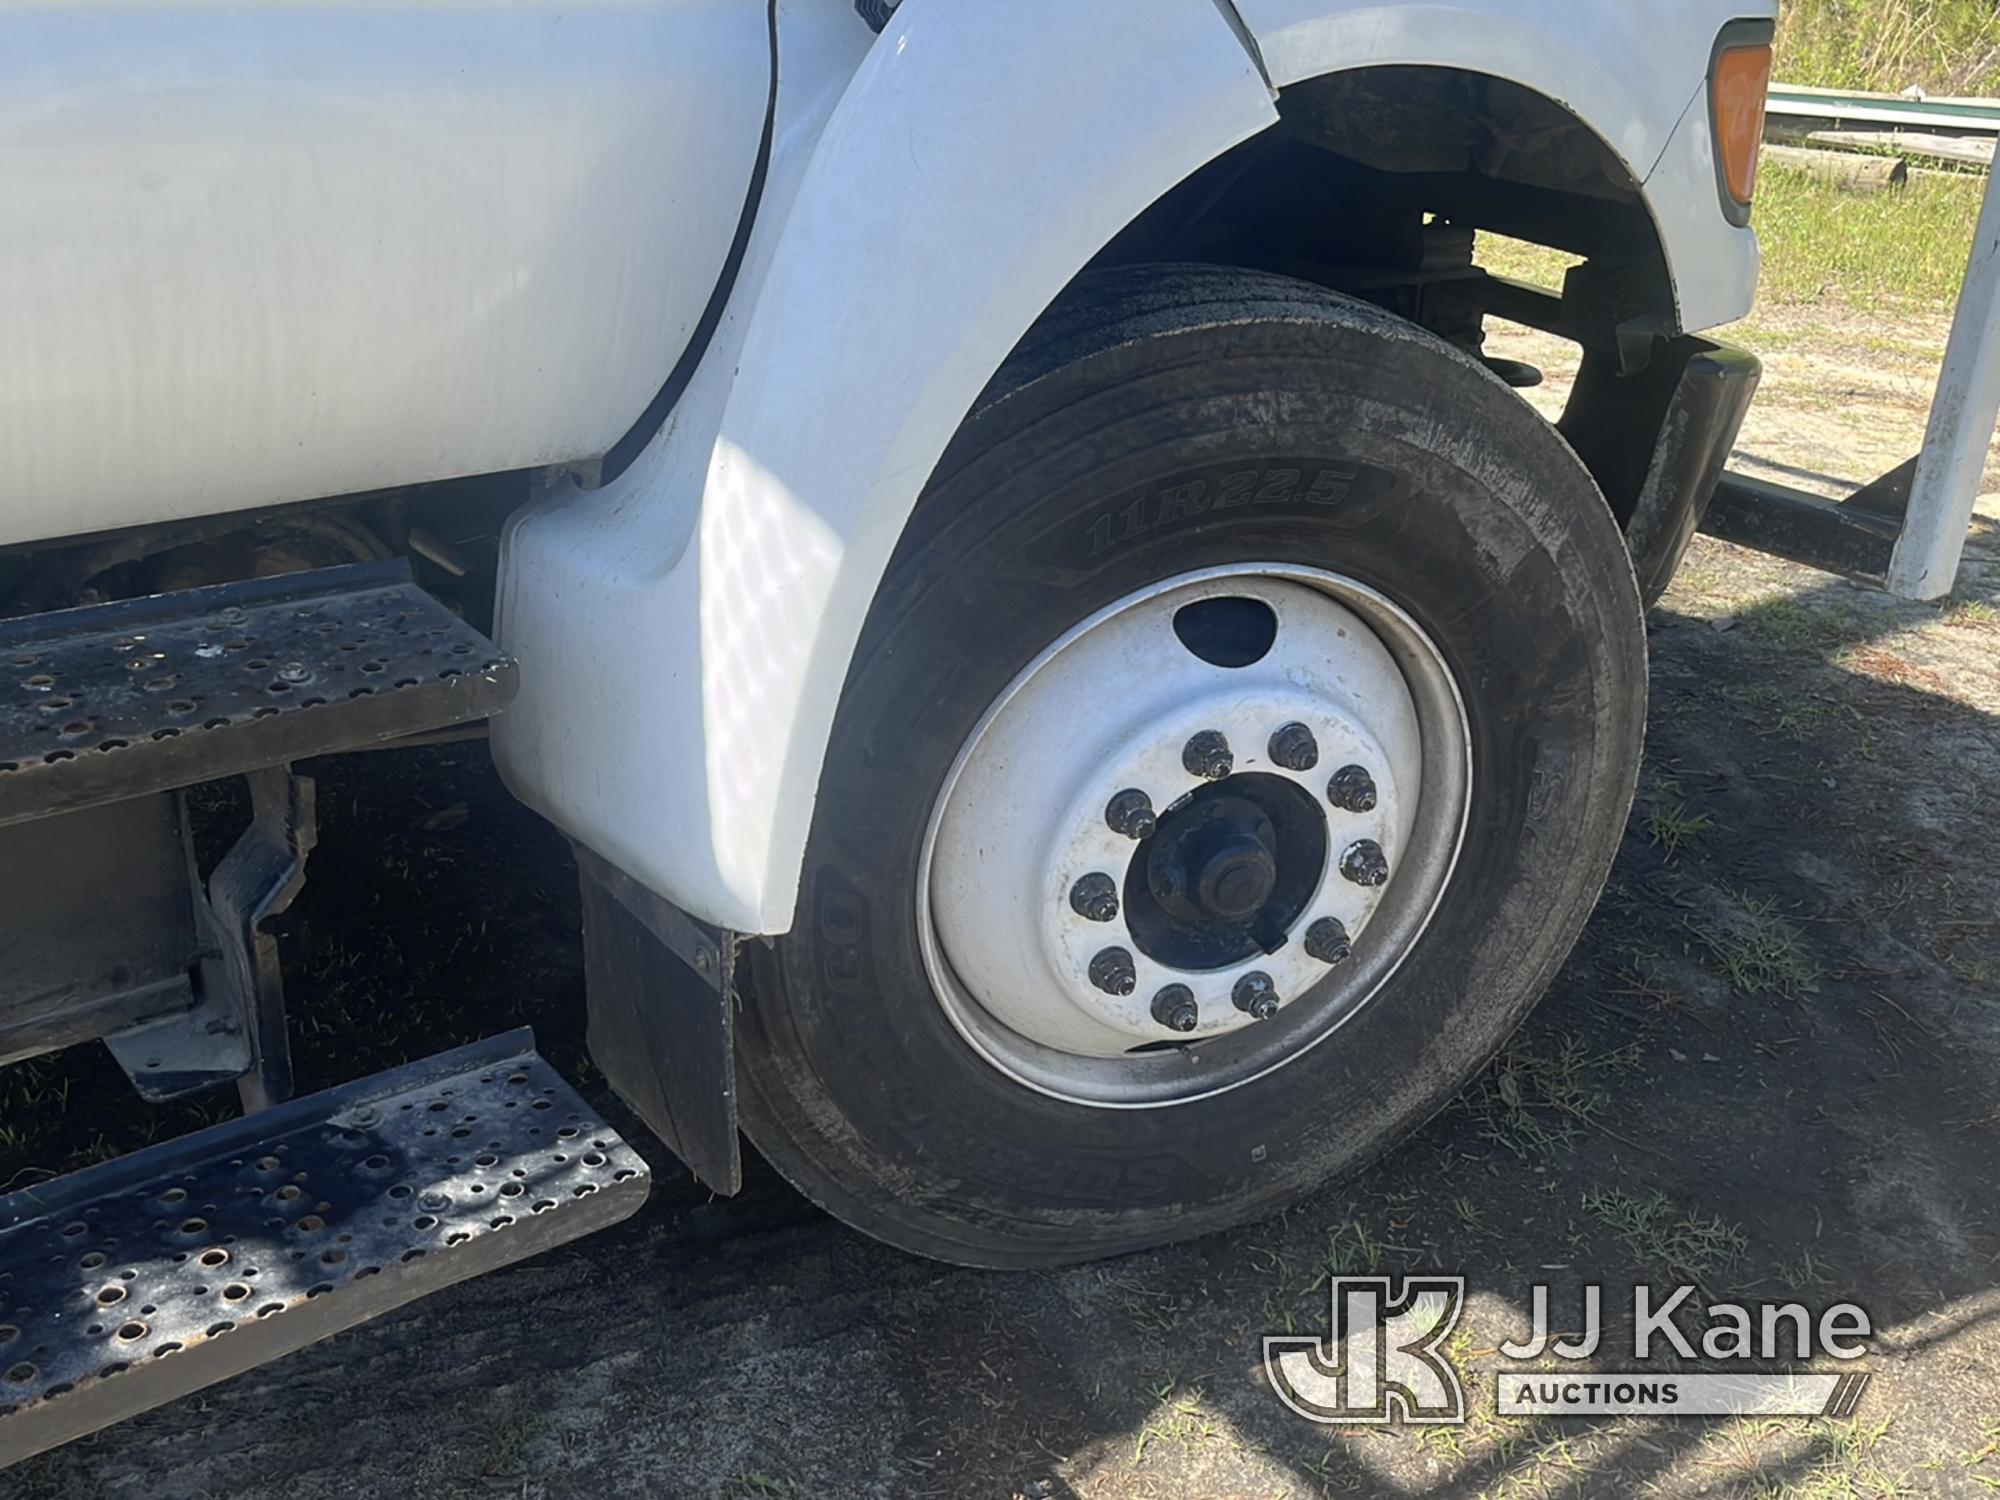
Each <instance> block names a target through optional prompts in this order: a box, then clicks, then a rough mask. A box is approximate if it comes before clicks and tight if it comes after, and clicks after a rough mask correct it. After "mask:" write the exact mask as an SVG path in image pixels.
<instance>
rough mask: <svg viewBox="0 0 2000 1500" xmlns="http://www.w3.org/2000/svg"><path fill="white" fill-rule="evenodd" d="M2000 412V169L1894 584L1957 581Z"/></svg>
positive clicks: (1910, 588)
mask: <svg viewBox="0 0 2000 1500" xmlns="http://www.w3.org/2000/svg"><path fill="white" fill-rule="evenodd" d="M1996 419H2000V171H1996V172H1994V173H1993V174H1992V175H1991V176H1989V177H1988V178H1987V182H1986V206H1985V207H1984V208H1983V209H1982V210H1981V211H1980V214H1979V228H1978V229H1977V230H1976V231H1975V233H1974V236H1973V241H1972V262H1971V264H1970V265H1969V266H1968V267H1967V268H1966V272H1965V290H1964V292H1963V293H1961V294H1960V296H1959V299H1958V314H1957V316H1956V317H1955V318H1953V320H1952V325H1951V342H1950V343H1949V344H1947V345H1946V346H1945V351H1944V369H1943V370H1942V371H1941V372H1940V373H1939V375H1938V389H1937V400H1936V401H1935V402H1933V403H1932V405H1931V419H1930V425H1929V427H1928V428H1927V429H1926V430H1925V433H1924V451H1923V454H1922V456H1921V457H1919V458H1918V460H1917V476H1916V480H1915V482H1914V484H1912V486H1911V488H1910V508H1909V512H1908V515H1907V516H1906V517H1905V519H1904V521H1903V534H1902V536H1901V537H1900V538H1899V539H1898V540H1897V542H1896V551H1895V555H1894V556H1893V557H1892V558H1891V559H1890V562H1889V577H1888V586H1889V592H1890V593H1892V594H1899V595H1901V596H1902V597H1903V598H1905V599H1937V598H1940V597H1942V596H1943V595H1945V594H1948V593H1950V592H1951V589H1952V585H1953V584H1954V583H1956V582H1957V581H1958V564H1959V558H1960V556H1961V555H1962V554H1963V553H1964V551H1965V536H1966V533H1967V532H1968V531H1969V530H1970V529H1971V527H1972V505H1973V502H1974V501H1975V500H1977V499H1978V498H1979V479H1980V476H1981V474H1983V473H1984V472H1985V468H1986V450H1987V448H1988V447H1989V445H1990V444H1991V443H1992V441H1993V424H1994V422H1995V420H1996Z"/></svg>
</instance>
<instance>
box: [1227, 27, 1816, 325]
mask: <svg viewBox="0 0 2000 1500" xmlns="http://www.w3.org/2000/svg"><path fill="white" fill-rule="evenodd" d="M1237 10H1238V12H1239V13H1240V14H1241V15H1242V17H1243V20H1244V23H1245V24H1246V25H1247V26H1248V27H1249V28H1250V31H1251V33H1252V34H1253V35H1254V36H1255V37H1256V39H1257V44H1258V46H1259V48H1260V49H1261V51H1262V53H1263V57H1264V63H1265V66H1266V68H1267V69H1268V70H1269V71H1270V74H1271V81H1272V82H1273V83H1274V84H1276V85H1278V86H1279V87H1281V88H1282V87H1284V86H1285V85H1287V84H1292V83H1296V82H1298V81H1299V80H1301V79H1305V78H1314V77H1318V76H1319V75H1321V74H1324V73H1332V72H1337V71H1341V70H1343V69H1348V68H1356V67H1366V66H1373V65H1399V64H1410V65H1415V64H1427V65H1436V66H1441V67H1456V68H1465V69H1468V70H1469V71H1472V72H1475V73H1484V74H1489V75H1491V76H1493V77H1497V78H1505V79H1508V80H1510V81H1512V82H1515V83H1519V84H1522V85H1524V86H1526V87H1528V88H1532V89H1534V90H1535V91H1536V92H1537V93H1540V94H1543V95H1545V96H1547V97H1548V98H1550V99H1553V100H1554V101H1555V102H1557V103H1558V104H1561V105H1563V106H1565V107H1566V108H1568V109H1570V110H1571V111H1572V112H1574V113H1575V114H1576V115H1577V117H1578V118H1579V119H1581V120H1582V121H1583V122H1584V123H1585V124H1587V125H1589V126H1590V127H1591V128H1592V129H1594V130H1595V131H1596V132H1597V133H1598V135H1600V136H1601V137H1602V138H1603V139H1604V141H1605V143H1606V144H1607V145H1609V146H1610V147H1611V149H1612V150H1613V151H1615V152H1616V153H1617V154H1618V156H1619V158H1620V159H1621V160H1622V161H1623V162H1624V163H1625V165H1626V166H1627V167H1628V168H1629V169H1630V170H1631V172H1632V176H1633V179H1634V180H1635V181H1637V182H1640V183H1643V184H1644V185H1645V188H1646V199H1647V206H1648V207H1649V208H1650V209H1651V210H1652V213H1653V221H1654V223H1655V225H1656V226H1657V227H1658V229H1659V232H1660V239H1661V242H1662V244H1663V245H1664V246H1665V249H1666V255H1667V265H1668V269H1669V270H1670V271H1671V273H1672V275H1673V280H1674V290H1675V295H1676V299H1677V301H1678V304H1679V312H1680V322H1681V326H1682V327H1683V329H1685V330H1687V331H1689V332H1695V331H1698V330H1700V329H1704V328H1713V327H1718V326H1720V325H1721V324H1724V323H1729V322H1733V321H1735V320H1736V319H1738V318H1740V317H1742V316H1744V314H1746V313H1748V312H1749V311H1750V308H1751V306H1752V304H1753V303H1754V301H1755V296H1756V284H1757V265H1758V260H1757V240H1756V236H1755V235H1754V234H1753V233H1752V232H1751V231H1750V230H1748V229H1738V228H1736V227H1734V226H1732V225H1731V224H1730V223H1729V222H1728V221H1727V220H1726V219H1724V218H1723V217H1722V216H1721V215H1720V214H1719V213H1718V212H1717V211H1716V204H1717V198H1716V191H1717V190H1716V177H1715V167H1714V142H1713V138H1712V132H1711V128H1710V119H1709V111H1708V107H1707V100H1708V85H1707V75H1708V65H1709V59H1710V56H1711V55H1712V53H1713V52H1714V49H1715V42H1716V38H1717V36H1718V35H1719V34H1720V33H1721V31H1722V29H1723V27H1725V26H1726V25H1728V24H1729V23H1730V22H1731V21H1736V20H1742V19H1758V18H1763V17H1771V18H1775V17H1776V15H1777V5H1776V0H1648V3H1646V4H1644V5H1638V4H1606V3H1605V0H1540V3H1537V4H1533V5H1524V4H1522V3H1521V0H1389V3H1382V0H1374V3H1358V4H1357V3H1349V4H1339V3H1329V0H1237Z"/></svg>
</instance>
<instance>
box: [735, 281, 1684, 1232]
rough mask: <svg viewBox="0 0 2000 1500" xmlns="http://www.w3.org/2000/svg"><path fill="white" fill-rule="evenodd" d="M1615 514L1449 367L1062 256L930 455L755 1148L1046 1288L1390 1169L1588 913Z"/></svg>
mask: <svg viewBox="0 0 2000 1500" xmlns="http://www.w3.org/2000/svg"><path fill="white" fill-rule="evenodd" d="M1645 682H1646V658H1645V631H1644V626H1643V622H1642V616H1641V610H1640V604H1639V597H1638V591H1637V588H1636V586H1635V584H1634V582H1633V577H1632V569H1631V566H1630V563H1629V561H1628V559H1627V556H1626V552H1625V548H1624V546H1623V543H1622V541H1621V538H1620V536H1619V533H1618V529H1617V526H1616V524H1615V523H1614V521H1613V519H1612V517H1611V515H1610V512H1609V511H1608V509H1607V508H1606V506H1605V504H1604V500H1603V498H1602V496H1601V495H1600V494H1599V493H1598V491H1597V489H1596V487H1595V485H1594V484H1593V483H1592V481H1591V479H1590V477H1589V475H1588V474H1587V473H1586V472H1585V470H1584V468H1583V467H1582V465H1581V464H1580V463H1579V462H1578V461H1577V459H1576V457H1575V456H1574V454H1572V453H1571V452H1570V451H1569V449H1568V448H1567V447H1566V446H1565V444H1564V443H1563V441H1562V439H1561V438H1560V437H1559V436H1558V435H1557V434H1556V433H1555V432H1554V431H1553V430H1552V429H1551V428H1549V427H1548V426H1547V424H1545V423H1544V422H1543V421H1542V420H1541V419H1540V418H1539V417H1537V416H1536V415H1535V414H1534V413H1533V412H1532V411H1530V410H1529V409H1528V408H1527V407H1526V406H1524V405H1523V404H1522V403H1521V402H1520V401H1519V400H1518V398H1516V397H1515V396H1514V395H1513V393H1512V392H1510V391H1509V390H1508V389H1507V388H1506V387H1505V386H1504V385H1502V384H1501V383H1500V382H1499V381H1498V380H1497V379H1495V378H1493V377H1492V376H1491V375H1490V374H1489V373H1487V372H1486V371H1485V370H1483V369H1482V368H1480V367H1479V366H1478V365H1477V364H1475V363H1474V362H1473V361H1471V360H1470V359H1468V358H1466V357H1465V356H1463V355H1461V354H1460V353H1458V352H1457V351H1455V350H1453V349H1451V348H1449V347H1448V346H1446V345H1445V344H1443V343H1441V342H1439V341H1437V340H1435V339H1433V338H1431V337H1430V336H1428V335H1427V334H1425V333H1423V332H1421V331H1420V330H1418V329H1416V328H1413V327H1411V326H1410V325H1408V324H1406V323H1403V322H1401V321H1399V320H1397V319H1394V318H1391V317H1389V316H1388V315H1386V314H1384V313H1382V312H1380V311H1378V310H1377V309H1375V308H1372V307H1370V306H1368V305H1366V304H1363V303H1359V302H1355V301H1352V300H1350V299H1347V298H1343V297H1340V296H1337V295H1334V294H1332V293H1329V292H1326V291H1323V290H1321V289H1318V288H1315V287H1312V286H1310V285H1307V284H1304V283H1300V282H1294V281H1290V280H1286V279H1283V278H1278V277H1272V276H1266V275H1261V274H1252V273H1245V272H1237V271H1230V270H1226V269H1218V268H1204V267H1153V268H1138V269H1128V270H1120V271H1114V272H1101V273H1093V274H1092V275H1090V276H1087V277H1085V278H1084V279H1083V280H1082V281H1081V282H1080V283H1079V284H1078V286H1077V287H1076V288H1075V289H1074V290H1073V291H1072V292H1070V293H1069V294H1067V295H1066V296H1065V298H1064V299H1063V300H1062V301H1061V302H1059V303H1058V304H1057V305H1056V306H1055V307H1054V308H1053V309H1052V310H1051V312H1050V313H1049V315H1048V316H1047V317H1046V318H1045V319H1044V320H1043V322H1042V323H1041V325H1040V326H1039V327H1038V328H1037V330H1036V331H1035V333H1033V334H1031V335H1030V337H1029V339H1028V340H1027V341H1026V342H1025V343H1024V345H1023V347H1022V349H1021V350H1020V351H1019V352H1018V353H1017V354H1016V356H1015V358H1014V359H1013V360H1012V361H1011V362H1010V364H1009V366H1008V368H1007V369H1006V370H1005V371H1003V373H1002V375H1001V376H1000V377H999V378H998V379H997V380H996V381H995V383H994V386H993V388H992V389H991V390H990V391H989V392H988V394H987V396H986V397H985V398H984V399H983V401H982V403H981V405H980V407H979V408H978V410H976V411H975V413H974V414H973V415H972V417H971V418H970V419H969V420H968V421H967V423H966V425H965V427H964V429H963V430H962V431H961V433H960V434H959V436H958V438H957V439H956V441H955V442H954V444H953V445H952V448H951V451H950V452H949V453H948V454H947V456H946V458H945V461H944V462H943V464H941V465H940V467H939V470H938V473H937V475H936V477H935V478H934V479H933V482H932V484H931V486H930V489H929V491H928V493H927V494H926V496H925V498H924V500H923V503H922V504H921V505H920V507H919V508H918V511H917V513H916V515H915V516H914V517H913V519H912V521H911V524H910V527H909V529H908V532H907V534H906V535H905V537H904V539H903V541H902V543H901V545H900V548H899V550H898V551H897V554H896V556H895V559H894V561H893V562H892V564H891V566H890V568H889V571H888V575H887V577H886V579H885V581H884V583H883V586H882V589H881V592H880V595H879V597H878V598H877V600H876V603H875V605H874V609H873V612H872V614H871V615H870V617H869V621H868V625H867V629H866V632H865V635H864V639H863V642H862V645H861V648H860V650H859V652H858V654H857V656H856V658H855V661H854V664H853V667H852V670H851V672H850V674H849V677H848V681H847V684H846V691H845V695H844V698H843V700H842V706H841V710H840V714H839V719H838V723H837V725H836V728H835V731H834V736H833V743H832V746H831V750H830V753H829V756H828V760H827V763H826V769H825V773H824V779H823V783H822V786H821V790H820V797H819V804H818V810H817V813H816V816H815V821H814V826H813V833H812V838H811V844H810V849H809V853H808V857H807V862H806V867H805V872H804V882H803V888H802V894H801V898H800V906H799V912H798V918H797V921H796V924H795V926H794V929H793V931H792V932H791V933H790V934H789V935H788V936H786V937H784V938H782V939H780V940H778V941H777V942H776V943H774V944H773V945H771V946H770V947H769V948H768V949H764V950H760V951H759V952H758V953H757V954H756V956H755V958H754V959H753V973H752V984H751V986H750V993H749V995H748V997H747V999H746V1005H745V1012H744V1017H743V1022H742V1025H741V1027H740V1028H739V1032H738V1036H739V1045H740V1048H741V1056H740V1077H741V1079H742V1082H743V1099H742V1110H743V1120H744V1125H745V1128H746V1129H747V1130H748V1132H749V1134H750V1136H751V1139H752V1140H753V1141H754V1142H755V1143H756V1145H757V1146H758V1147H759V1148H760V1149H761V1150H762V1151H763V1153H764V1154H765V1155H766V1157H768V1158H769V1159H770V1160H771V1161H772V1162H773V1163H774V1164H776V1166H777V1167H778V1169H779V1170H780V1171H781V1172H783V1173H784V1174H785V1175H786V1176H787V1177H788V1178H789V1179H790V1180H791V1181H792V1182H793V1183H795V1184H796V1185H797V1186H798V1187H799V1188H800V1189H801V1190H802V1191H804V1192H805V1193H806V1194H807V1195H808V1196H810V1197H812V1198H813V1199H815V1200H816V1201H818V1202H819V1203H820V1204H822V1205H823V1206H825V1207H826V1208H828V1209H830V1210H831V1211H832V1212H834V1213H835V1214H837V1215H838V1216H840V1217H841V1218H843V1219H845V1220H847V1221H848V1222H849V1223H851V1224H854V1225H856V1226H857V1227H859V1228H861V1229H863V1230H866V1231H867V1232H869V1233H871V1234H874V1235H877V1236H879V1237H881V1238H883V1239H885V1240H888V1241H891V1242H892V1243H895V1244H897V1245H901V1246H904V1247H906V1248H908V1249H911V1250H915V1251H919V1252H922V1253H925V1254H928V1255H933V1256H937V1257H940V1258H943V1259H946V1260H952V1261H957V1262H962V1263H966V1264H974V1265H984V1266H1028V1265H1047V1264H1054V1263H1059V1262H1064V1261H1072V1260H1080V1259H1085V1258H1088V1257H1091V1256H1097V1255H1105V1254H1112V1253H1116V1252H1119V1251H1125V1250H1132V1249H1137V1248H1140V1247H1143V1246H1148V1245H1153V1244H1158V1243H1161V1242H1163V1241H1167V1240H1171V1239H1177V1238H1182V1237H1185V1236H1189V1235H1194V1234H1200V1233H1203V1232H1205V1231H1209V1230H1213V1229H1218V1228H1222V1227H1224V1226H1227V1225H1230V1224H1233V1223H1236V1222H1238V1221H1240V1220H1243V1219H1246V1218H1249V1217H1251V1216H1254V1215H1258V1214H1263V1213H1267V1212H1270V1211H1273V1210H1275V1209H1278V1208H1280V1207H1283V1206H1285V1205H1286V1204H1288V1203H1290V1202H1292V1201H1293V1200H1295V1199H1297V1198H1298V1197H1300V1196H1301V1195H1302V1194H1304V1193H1306V1192H1307V1191H1309V1190H1311V1189H1312V1188H1314V1187H1315V1186H1317V1185H1319V1184H1320V1183H1322V1182H1324V1181H1326V1180H1327V1179H1329V1178H1331V1177H1333V1176H1335V1175H1337V1174H1340V1173H1342V1172H1346V1171H1349V1170H1351V1169H1353V1168H1355V1167H1357V1166H1359V1165H1361V1164H1362V1163H1364V1162H1366V1161H1367V1160H1369V1159H1370V1158H1371V1157H1373V1156H1375V1155H1376V1154H1377V1153H1379V1152H1380V1151H1382V1150H1383V1149H1385V1148H1386V1147H1387V1146H1388V1145H1389V1144H1390V1143H1392V1142H1393V1141H1394V1140H1396V1139H1397V1138H1398V1137H1399V1136H1401V1135H1403V1134H1404V1133H1406V1132H1407V1131H1409V1130H1411V1129H1412V1128H1414V1127H1415V1126H1416V1125H1418V1124H1419V1123H1420V1122H1422V1121H1423V1120H1424V1119H1425V1118H1427V1117H1428V1116H1429V1115H1430V1114H1432V1113H1433V1112H1434V1111H1435V1110H1437V1109H1438V1108H1439V1107H1440V1106H1442V1105H1443V1104H1444V1103H1445V1102H1446V1101H1447V1100H1448V1099H1449V1098H1450V1097H1451V1096H1452V1094H1453V1093H1454V1092H1455V1091H1457V1090H1458V1089H1459V1088H1460V1087H1461V1086H1462V1085H1463V1084H1464V1083H1465V1081H1466V1080H1467V1078H1468V1077H1470V1076H1471V1074H1472V1073H1473V1072H1474V1071H1475V1070H1476V1069H1478V1068H1479V1067H1480V1065H1481V1064H1482V1063H1483V1062H1485V1060H1486V1059H1487V1058H1489V1057H1490V1056H1491V1055H1492V1054H1493V1052H1494V1051H1495V1050H1496V1049H1497V1048H1498V1047H1499V1046H1500V1045H1501V1043H1502V1042H1504V1041H1505V1039H1506V1038H1507V1036H1508V1034H1509V1033H1510V1032H1511V1031H1512V1030H1513V1028H1514V1027H1515V1026H1516V1025H1517V1024H1518V1023H1519V1021H1520V1020H1521V1018H1522V1016H1523V1015H1524V1014H1525V1013H1526V1012H1527V1010H1528V1008H1529V1007H1530V1006H1531V1005H1532V1004H1533V1003H1534V1001H1535V1000H1536V998H1537V997H1538V996H1539V995H1540V993H1541V991H1542V989H1543V988H1544V986H1545V985H1546V984H1547V983H1548V981H1549V979H1550V978H1551V976H1552V975H1553V974H1554V972H1555V970H1556V967H1557V965H1558V964H1560V963H1561V961H1562V959H1563V957H1564V956H1565V954H1566V953H1567V952H1568V951H1569V949H1570V947H1571V945H1572V944H1573V943H1574V941H1575V939H1576V936H1577V934H1578V932H1579V931H1580V930H1581V928H1582V926H1583V923H1584V920H1585V918H1586V917H1587V916H1588V914H1589V912H1590V909H1591V905H1592V903H1593V901H1594V900H1595V898H1596V896H1597V893H1598V891H1599V889H1600V887H1601V886H1602V884H1603V881H1604V877H1605V873H1606V870H1607V869H1608V867H1609V864H1610V861H1611V857H1612V854H1613V852H1614V850H1615V849H1616V847H1617V843H1618V840H1619V836H1620V833H1621V831H1622V829H1623V826H1624V820H1625V815H1626V812H1627V809H1628V807H1629V805H1630V801H1631V796H1632V789H1633V785H1634V781H1635V779H1636V776H1637V773H1638V765H1639V756H1640V749H1641V742H1642V737H1643V732H1644V720H1645Z"/></svg>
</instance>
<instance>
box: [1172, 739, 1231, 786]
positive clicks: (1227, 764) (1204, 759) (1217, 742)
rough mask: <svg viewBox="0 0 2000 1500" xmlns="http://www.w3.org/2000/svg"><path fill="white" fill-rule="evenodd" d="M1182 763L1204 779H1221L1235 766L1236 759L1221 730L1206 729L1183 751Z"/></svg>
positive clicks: (1188, 743)
mask: <svg viewBox="0 0 2000 1500" xmlns="http://www.w3.org/2000/svg"><path fill="white" fill-rule="evenodd" d="M1181 764H1182V765H1184V766H1186V767H1187V768H1188V770H1189V772H1190V773H1192V774H1193V775H1196V776H1199V777H1201V778H1202V780H1204V781H1220V780H1222V778H1223V777H1225V776H1227V775H1228V774H1229V773H1230V771H1231V770H1232V769H1234V768H1235V765H1236V760H1235V757H1234V756H1232V755H1231V754H1230V753H1229V741H1228V740H1226V739H1224V738H1223V737H1222V735H1221V733H1220V732H1219V731H1217V730H1213V729H1204V730H1202V731H1201V733H1200V734H1197V735H1195V736H1194V737H1193V738H1192V739H1190V740H1189V741H1188V742H1187V746H1186V748H1185V749H1183V750H1182V751H1181Z"/></svg>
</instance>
